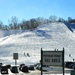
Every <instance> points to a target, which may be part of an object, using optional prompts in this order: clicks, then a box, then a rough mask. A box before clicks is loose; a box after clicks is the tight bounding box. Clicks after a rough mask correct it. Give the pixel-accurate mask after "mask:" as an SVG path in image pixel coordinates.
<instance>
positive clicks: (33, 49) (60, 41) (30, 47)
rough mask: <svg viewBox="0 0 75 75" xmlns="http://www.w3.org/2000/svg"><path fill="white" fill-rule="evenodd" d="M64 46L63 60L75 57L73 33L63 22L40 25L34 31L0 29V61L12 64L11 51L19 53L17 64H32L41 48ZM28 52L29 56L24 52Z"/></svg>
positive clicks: (74, 37) (37, 57)
mask: <svg viewBox="0 0 75 75" xmlns="http://www.w3.org/2000/svg"><path fill="white" fill-rule="evenodd" d="M63 47H64V48H65V60H66V61H67V60H69V61H70V60H71V61H72V59H73V58H70V57H69V54H71V55H72V57H75V54H74V51H75V34H74V33H73V32H71V31H70V30H69V29H68V28H67V26H66V25H65V24H64V23H49V24H44V25H40V26H39V27H37V28H36V29H35V30H34V31H24V30H7V31H0V62H2V63H9V64H14V60H13V53H15V52H17V53H19V59H18V64H20V63H25V64H34V63H37V62H39V60H40V52H41V48H43V50H54V49H55V48H56V49H58V50H62V49H63ZM27 53H29V55H30V57H27V56H26V54H27Z"/></svg>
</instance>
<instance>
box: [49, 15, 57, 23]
mask: <svg viewBox="0 0 75 75" xmlns="http://www.w3.org/2000/svg"><path fill="white" fill-rule="evenodd" d="M49 21H50V22H56V21H57V16H55V15H54V16H50V17H49Z"/></svg>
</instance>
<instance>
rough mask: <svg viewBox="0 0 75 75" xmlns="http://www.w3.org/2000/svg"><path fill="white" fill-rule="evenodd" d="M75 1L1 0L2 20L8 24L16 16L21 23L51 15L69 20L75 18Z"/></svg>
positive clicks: (0, 11)
mask: <svg viewBox="0 0 75 75" xmlns="http://www.w3.org/2000/svg"><path fill="white" fill-rule="evenodd" d="M74 7H75V0H0V20H1V21H2V22H3V23H4V24H8V19H11V17H12V16H16V17H17V18H18V19H19V21H21V20H23V19H25V20H29V19H31V18H37V17H44V18H49V16H51V15H56V16H57V17H62V18H64V19H67V18H68V17H72V18H75V16H74V14H75V8H74Z"/></svg>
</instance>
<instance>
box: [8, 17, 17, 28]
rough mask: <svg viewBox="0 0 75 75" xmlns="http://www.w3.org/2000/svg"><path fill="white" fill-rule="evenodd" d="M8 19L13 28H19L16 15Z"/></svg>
mask: <svg viewBox="0 0 75 75" xmlns="http://www.w3.org/2000/svg"><path fill="white" fill-rule="evenodd" d="M8 21H9V26H10V28H11V29H18V18H17V17H16V16H14V17H11V20H8Z"/></svg>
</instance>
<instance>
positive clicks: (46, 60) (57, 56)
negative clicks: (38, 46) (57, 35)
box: [42, 51, 63, 66]
mask: <svg viewBox="0 0 75 75" xmlns="http://www.w3.org/2000/svg"><path fill="white" fill-rule="evenodd" d="M62 56H63V54H62V51H43V53H42V57H43V65H47V66H62Z"/></svg>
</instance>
